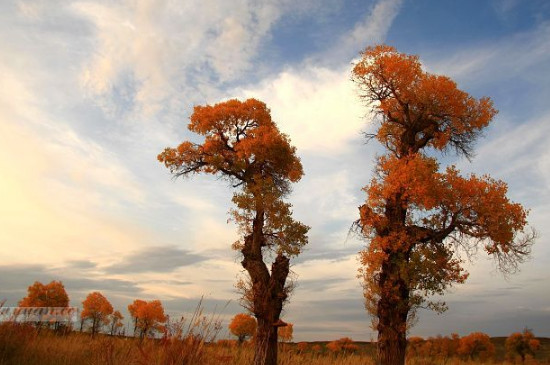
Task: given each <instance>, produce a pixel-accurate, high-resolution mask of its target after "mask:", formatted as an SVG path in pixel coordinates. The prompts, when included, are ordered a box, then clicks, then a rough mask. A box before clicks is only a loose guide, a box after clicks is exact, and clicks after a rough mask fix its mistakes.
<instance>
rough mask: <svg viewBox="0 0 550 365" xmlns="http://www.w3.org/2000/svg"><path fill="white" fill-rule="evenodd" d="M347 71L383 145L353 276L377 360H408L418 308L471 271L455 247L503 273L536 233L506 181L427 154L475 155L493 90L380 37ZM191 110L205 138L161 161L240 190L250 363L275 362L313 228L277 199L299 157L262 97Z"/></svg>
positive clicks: (363, 213) (298, 168) (364, 209)
mask: <svg viewBox="0 0 550 365" xmlns="http://www.w3.org/2000/svg"><path fill="white" fill-rule="evenodd" d="M352 80H353V81H354V82H355V84H356V85H357V87H358V89H359V90H360V97H361V99H362V100H363V101H365V102H366V103H367V104H368V105H370V106H371V107H372V109H373V111H374V112H375V115H376V117H375V122H376V130H375V132H374V133H372V134H370V135H369V136H370V137H372V138H375V139H376V140H378V141H379V142H380V143H381V144H382V145H383V146H384V147H385V148H386V150H387V153H386V154H384V155H383V156H381V157H379V158H378V160H377V161H376V168H375V171H376V174H375V177H374V178H373V180H372V181H371V183H370V184H369V185H368V186H366V187H365V188H364V191H365V192H366V193H367V197H366V201H365V204H364V205H362V206H361V207H360V208H359V211H360V212H359V213H360V218H359V219H358V221H357V222H356V227H357V228H358V230H359V232H360V233H361V234H362V235H363V236H364V237H366V238H367V239H368V245H367V247H366V248H365V250H364V251H362V252H361V253H360V259H361V263H362V268H361V269H360V276H361V277H362V278H363V281H364V289H365V290H364V293H365V298H366V307H367V309H368V311H369V312H370V314H372V315H373V317H374V318H375V321H374V322H375V328H376V329H377V330H378V333H379V335H378V355H379V360H380V362H381V363H382V364H384V365H389V364H403V363H404V361H405V349H406V346H407V341H406V332H407V328H408V326H409V322H410V320H411V318H412V317H414V313H415V310H416V308H418V307H420V306H428V307H431V308H432V309H436V310H440V311H441V310H444V309H445V304H444V303H438V302H435V303H431V302H427V301H426V298H427V297H428V296H431V295H433V294H442V293H443V292H444V291H445V289H446V288H448V287H449V286H451V285H453V284H457V283H462V282H464V281H465V280H466V278H467V276H468V274H467V273H466V272H465V271H464V269H463V268H462V266H461V265H462V261H461V259H460V256H459V255H458V253H459V252H463V253H465V254H466V255H470V254H472V253H473V252H475V251H476V249H477V247H483V248H484V249H485V250H486V252H487V253H488V254H490V255H492V256H494V257H496V259H497V261H498V263H499V264H500V266H501V268H502V269H503V270H505V271H507V272H509V271H511V270H512V269H514V268H515V267H516V265H517V264H518V263H519V262H521V261H522V260H523V259H524V258H525V257H526V256H527V255H528V254H529V252H530V245H531V244H532V242H533V239H534V234H527V235H523V236H521V233H522V232H523V229H524V227H525V226H526V224H527V220H526V218H527V211H526V210H525V209H524V208H523V207H522V206H521V205H520V204H518V203H514V202H511V201H509V199H508V198H507V197H506V190H507V187H506V184H505V183H504V182H502V181H498V180H494V179H492V178H490V177H488V176H481V177H480V176H476V175H471V176H469V177H462V176H460V173H459V171H458V170H457V169H456V167H454V166H450V167H448V168H447V169H446V170H445V171H440V166H439V163H438V161H437V159H436V158H435V157H433V155H434V154H435V153H437V152H449V151H455V152H456V153H457V154H459V155H464V156H466V157H467V158H470V157H471V156H472V146H473V144H474V142H475V141H476V138H477V136H478V135H479V134H480V133H481V131H482V130H483V129H484V128H485V127H487V126H488V125H489V123H490V122H491V120H492V119H493V117H494V116H495V115H496V113H497V111H496V109H495V108H494V107H493V103H492V101H491V99H489V98H487V97H484V98H480V99H475V98H473V97H471V96H470V95H468V94H467V93H466V92H464V91H462V90H460V89H458V88H457V85H456V83H455V82H454V81H452V80H451V79H449V78H448V77H445V76H439V75H434V74H430V73H427V72H425V71H424V70H422V67H421V64H420V62H419V60H418V57H417V56H413V55H407V54H403V53H399V52H397V50H395V49H394V48H392V47H389V46H385V45H381V46H376V47H369V48H367V49H366V50H365V51H364V52H363V53H362V57H361V59H360V61H359V62H357V63H356V64H355V66H354V69H353V71H352ZM190 119H191V121H190V123H189V126H188V128H189V130H190V131H192V132H195V133H197V134H199V135H201V136H203V137H204V142H203V143H202V144H196V143H192V142H190V141H185V142H183V143H181V144H180V145H179V146H178V147H177V148H167V149H165V150H164V152H162V153H161V154H160V155H159V156H158V159H159V161H160V162H162V163H164V164H165V166H166V167H167V168H169V169H170V171H171V172H172V173H173V174H174V175H176V176H182V175H190V174H195V173H207V174H213V175H217V176H220V177H222V178H224V179H226V180H228V181H229V182H230V183H231V184H232V186H233V187H234V188H236V189H237V190H236V191H235V194H234V197H233V203H234V204H235V206H236V208H235V209H233V210H232V211H231V214H232V216H233V218H234V220H235V222H236V223H237V224H238V226H239V230H240V232H241V234H242V236H241V240H240V241H239V242H237V243H236V244H235V245H234V248H235V249H237V250H239V251H240V252H241V254H242V257H243V260H242V265H243V267H244V268H245V269H246V271H247V272H248V274H249V276H250V283H251V285H250V286H249V287H247V290H248V292H245V297H246V298H247V301H248V302H249V304H250V309H251V311H252V312H253V313H254V315H255V317H256V318H257V320H258V326H257V329H256V352H255V360H254V363H255V364H275V363H276V358H277V352H276V343H277V327H276V326H275V323H277V322H278V320H279V316H280V313H281V309H282V305H283V303H284V301H285V300H287V298H288V290H287V289H286V285H287V284H286V279H287V276H288V271H289V260H290V258H291V257H293V256H296V255H298V254H299V253H300V252H301V249H302V247H303V246H304V245H305V244H306V243H307V236H306V235H307V232H308V229H309V227H307V226H305V225H303V224H302V223H300V222H297V221H294V220H293V218H292V212H291V206H290V204H288V203H286V202H284V198H285V197H286V196H287V195H288V193H289V192H290V184H291V183H293V182H297V181H298V180H299V179H300V178H301V176H302V174H303V171H302V165H301V163H300V160H299V158H298V157H297V156H296V150H295V148H294V147H292V146H291V145H290V143H289V139H288V137H287V136H286V135H284V134H282V133H280V131H279V130H278V129H277V126H276V125H275V123H274V122H273V121H272V120H271V116H270V112H269V109H268V108H267V107H266V105H265V104H264V103H262V102H260V101H258V100H255V99H249V100H246V101H244V102H241V101H238V100H229V101H226V102H222V103H218V104H215V105H212V106H211V105H206V106H197V107H195V109H194V112H193V115H192V116H191V118H190ZM428 151H430V152H429V153H428ZM270 257H271V258H273V260H272V261H271V269H269V267H268V265H267V264H268V260H269V258H270Z"/></svg>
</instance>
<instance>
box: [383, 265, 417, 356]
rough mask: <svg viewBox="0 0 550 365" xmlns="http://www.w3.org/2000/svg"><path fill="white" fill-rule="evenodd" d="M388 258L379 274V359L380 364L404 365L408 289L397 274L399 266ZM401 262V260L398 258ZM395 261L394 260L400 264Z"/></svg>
mask: <svg viewBox="0 0 550 365" xmlns="http://www.w3.org/2000/svg"><path fill="white" fill-rule="evenodd" d="M394 256H395V255H390V257H389V258H388V260H387V261H386V262H385V263H384V264H383V265H382V272H381V273H380V281H379V283H380V288H381V290H382V293H383V295H381V297H380V300H379V302H378V326H377V327H378V328H377V329H378V359H379V363H380V365H403V364H405V351H406V349H407V316H408V314H409V304H408V303H409V290H408V288H407V285H406V283H405V282H404V280H403V279H401V278H400V275H399V267H398V266H397V265H396V264H395V263H394V260H395V257H394ZM401 260H402V259H401ZM401 260H395V261H401Z"/></svg>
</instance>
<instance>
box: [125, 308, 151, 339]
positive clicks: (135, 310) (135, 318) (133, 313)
mask: <svg viewBox="0 0 550 365" xmlns="http://www.w3.org/2000/svg"><path fill="white" fill-rule="evenodd" d="M146 304H147V302H146V301H144V300H141V299H136V300H134V301H133V303H132V304H129V305H128V312H129V313H130V316H131V317H132V319H133V321H134V332H133V333H134V336H135V335H136V331H137V328H138V316H137V313H138V309H139V308H140V307H142V306H144V305H146Z"/></svg>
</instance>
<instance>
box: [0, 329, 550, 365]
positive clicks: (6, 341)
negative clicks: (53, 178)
mask: <svg viewBox="0 0 550 365" xmlns="http://www.w3.org/2000/svg"><path fill="white" fill-rule="evenodd" d="M539 340H540V342H541V348H540V350H539V351H538V352H537V354H536V357H535V358H534V359H529V360H528V361H526V362H525V364H550V339H548V338H539ZM504 341H505V338H504V337H495V338H492V342H493V344H494V345H495V347H496V349H497V351H496V355H495V357H494V358H493V359H491V360H489V361H486V362H479V361H475V360H465V359H459V358H450V359H447V360H442V359H431V358H409V359H408V361H407V363H408V364H411V365H420V364H423V365H443V364H445V365H459V364H464V365H466V364H468V365H470V364H512V362H507V361H505V353H504ZM355 344H356V345H357V346H358V350H357V351H355V352H353V353H345V352H341V353H333V352H331V351H329V350H328V349H327V346H326V345H327V342H310V343H307V345H302V346H304V347H306V346H307V348H306V349H304V350H302V351H300V350H299V347H298V346H297V345H296V344H293V343H290V344H281V346H280V361H279V363H280V364H281V365H287V364H288V365H290V364H298V365H301V364H303V365H305V364H319V365H325V364H327V365H328V364H336V365H355V364H362V365H371V364H373V365H374V364H375V360H374V352H375V351H374V350H375V348H374V344H372V343H370V342H356V343H355ZM252 355H253V353H252V347H251V345H250V344H245V345H242V346H237V345H236V344H235V343H234V342H230V341H220V342H216V343H207V342H205V341H204V340H203V339H201V337H200V336H192V335H187V336H185V337H183V338H164V339H145V340H143V341H140V340H139V339H137V338H132V337H121V336H108V335H99V336H96V337H95V338H92V337H91V336H90V335H89V334H87V333H78V332H67V333H56V332H54V331H51V330H48V329H45V328H43V329H40V330H38V329H36V328H34V327H32V326H29V325H13V324H10V323H4V324H1V325H0V364H6V365H7V364H10V365H11V364H19V365H31V364H32V365H39V364H40V365H64V364H66V365H80V364H82V365H96V364H109V365H118V364H120V365H122V364H124V365H131V364H136V365H137V364H143V365H149V364H159V365H160V364H162V365H164V364H205V365H210V364H235V365H237V364H247V363H251V360H252Z"/></svg>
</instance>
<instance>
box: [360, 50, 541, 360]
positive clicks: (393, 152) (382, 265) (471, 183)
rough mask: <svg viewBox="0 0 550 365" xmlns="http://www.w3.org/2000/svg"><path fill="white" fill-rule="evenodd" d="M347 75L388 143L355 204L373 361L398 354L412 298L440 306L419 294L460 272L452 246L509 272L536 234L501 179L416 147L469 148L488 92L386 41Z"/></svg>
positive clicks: (485, 113) (456, 279) (487, 106)
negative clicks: (374, 335) (430, 69)
mask: <svg viewBox="0 0 550 365" xmlns="http://www.w3.org/2000/svg"><path fill="white" fill-rule="evenodd" d="M353 79H354V81H355V82H356V84H357V85H358V86H359V88H360V90H361V97H362V98H363V99H364V100H365V101H367V102H369V103H371V105H372V107H373V110H374V111H375V113H376V121H377V123H378V128H377V130H376V132H375V133H373V134H371V135H370V137H373V138H376V139H377V140H378V141H379V142H381V143H382V144H383V145H384V146H385V147H386V148H387V150H388V153H387V154H386V155H384V156H381V157H380V158H379V159H378V161H377V167H376V174H375V177H374V178H373V179H372V181H371V183H370V185H368V186H366V187H365V188H364V191H365V192H366V193H367V199H366V202H365V204H364V205H363V206H361V207H360V208H359V211H360V219H359V220H358V221H357V227H358V228H360V230H361V232H362V234H363V235H364V236H365V237H367V238H368V239H369V245H368V247H367V248H366V249H365V250H364V251H362V252H361V254H360V260H361V264H362V268H361V269H360V276H361V277H362V278H363V280H364V289H365V290H364V294H365V298H366V307H367V309H368V311H369V312H370V313H371V314H372V315H373V317H374V323H373V324H374V327H375V328H376V329H377V330H378V333H379V337H378V345H379V355H380V356H381V362H382V363H383V364H390V363H391V364H400V363H403V362H404V355H405V347H406V338H405V333H406V331H407V328H408V326H409V323H407V321H409V322H411V321H412V320H414V318H415V310H416V308H418V307H420V306H423V307H428V308H431V309H434V310H437V311H444V310H445V309H446V305H445V303H444V302H428V303H426V297H429V296H433V295H441V294H443V293H444V292H445V290H446V289H447V288H448V287H449V286H452V285H453V284H459V283H463V282H464V281H465V280H466V279H467V277H468V273H466V272H465V271H464V269H463V268H462V261H461V260H460V258H459V255H458V252H459V251H462V252H463V253H466V255H470V254H473V253H475V252H476V249H477V248H478V247H479V246H481V247H483V248H484V249H485V251H486V252H487V253H488V254H489V255H492V256H493V257H494V258H495V259H496V261H497V263H498V264H499V267H500V268H501V269H502V270H503V271H504V272H509V271H513V270H514V269H515V268H516V266H517V264H518V263H520V262H522V261H523V260H524V258H525V257H526V256H527V255H528V254H529V253H530V246H531V244H532V242H533V240H534V237H535V234H534V232H533V233H531V234H524V235H521V236H519V234H521V233H523V229H524V227H525V226H526V224H527V211H526V210H525V209H524V208H523V207H522V206H521V205H520V204H518V203H514V202H511V201H510V200H509V199H508V198H507V197H506V193H507V185H506V183H504V182H502V181H499V180H495V179H492V178H490V177H489V176H486V175H484V176H476V175H470V176H468V177H462V176H460V174H459V171H458V170H457V169H456V167H455V166H450V167H448V168H447V169H445V171H440V168H439V163H438V162H437V160H436V159H435V158H433V157H429V156H428V155H427V153H426V152H425V151H426V150H427V149H435V150H440V151H447V150H450V149H451V150H455V151H456V152H457V153H459V154H463V155H465V156H466V157H469V156H470V155H471V152H472V151H471V147H472V144H473V143H474V142H475V140H476V137H477V136H478V135H479V134H480V132H481V130H482V129H483V128H485V127H486V126H487V125H488V124H489V123H490V121H491V120H492V118H493V116H494V115H495V114H496V110H495V109H494V107H493V104H492V101H491V100H490V99H489V98H481V99H479V100H476V99H474V98H472V97H471V96H469V95H468V94H467V93H465V92H464V91H462V90H459V89H458V88H457V85H456V84H455V83H454V82H453V81H452V80H450V79H449V78H447V77H445V76H439V75H432V74H429V73H427V72H425V71H423V70H422V67H421V64H420V62H419V60H418V57H417V56H412V55H406V54H402V53H399V52H397V51H396V50H395V49H394V48H392V47H389V46H385V45H381V46H376V47H369V48H367V49H366V50H365V52H364V53H363V58H362V59H361V60H360V61H359V62H358V63H357V64H356V65H355V67H354V70H353ZM431 344H433V343H432V342H430V345H431Z"/></svg>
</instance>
